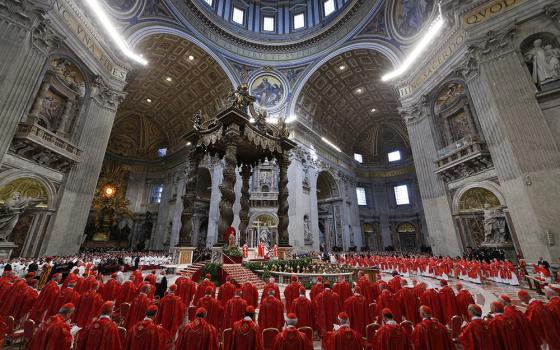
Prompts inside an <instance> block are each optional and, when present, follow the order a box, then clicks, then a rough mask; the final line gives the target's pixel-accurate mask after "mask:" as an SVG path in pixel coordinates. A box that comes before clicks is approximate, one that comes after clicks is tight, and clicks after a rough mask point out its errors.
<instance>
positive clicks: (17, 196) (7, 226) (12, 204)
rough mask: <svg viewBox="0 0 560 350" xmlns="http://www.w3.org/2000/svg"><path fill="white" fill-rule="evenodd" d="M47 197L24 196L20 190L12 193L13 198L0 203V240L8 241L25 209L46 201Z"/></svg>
mask: <svg viewBox="0 0 560 350" xmlns="http://www.w3.org/2000/svg"><path fill="white" fill-rule="evenodd" d="M45 200H46V198H23V197H22V196H21V193H20V192H14V193H12V198H10V199H8V200H7V201H6V202H5V203H4V204H0V242H6V241H7V240H8V237H10V234H11V233H12V231H13V230H14V227H15V226H16V224H17V222H18V220H19V217H20V215H21V214H23V212H25V210H27V209H28V208H30V207H35V206H36V205H37V204H40V203H42V202H44V201H45Z"/></svg>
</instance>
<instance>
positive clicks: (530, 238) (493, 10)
mask: <svg viewBox="0 0 560 350" xmlns="http://www.w3.org/2000/svg"><path fill="white" fill-rule="evenodd" d="M559 11H560V7H559V6H558V3H557V2H556V1H553V0H531V1H529V0H505V1H504V0H468V1H459V0H442V1H435V0H410V1H405V0H375V1H374V0H371V1H365V0H308V1H305V0H291V1H273V0H262V1H243V0H160V1H158V0H95V1H94V0H88V1H76V0H35V1H23V0H1V1H0V28H1V32H2V33H3V34H2V38H1V39H0V77H1V78H2V79H1V80H0V239H1V242H0V254H1V257H9V256H11V257H40V256H45V255H71V254H75V253H77V252H78V251H80V249H82V250H83V249H97V248H114V249H131V250H151V251H173V250H174V249H177V247H193V248H212V247H215V246H218V245H220V243H221V244H223V243H224V237H223V236H224V229H226V228H228V227H230V226H231V227H233V228H234V229H235V230H236V231H237V232H238V236H237V238H236V239H237V240H238V242H237V243H238V244H239V245H244V244H247V245H248V246H249V248H255V247H257V246H258V245H259V244H264V245H266V246H267V247H268V248H269V249H272V247H273V246H276V247H279V248H280V249H281V250H284V251H289V252H290V254H294V255H298V254H306V253H309V252H311V251H315V252H332V251H335V252H336V251H338V252H352V251H355V252H360V251H402V252H432V253H433V254H434V255H438V256H439V255H442V256H452V257H455V256H461V255H464V254H467V253H468V252H469V251H472V250H476V249H479V248H481V247H489V248H497V249H501V250H503V251H504V252H505V255H506V256H507V257H508V259H510V260H512V261H517V260H518V259H525V260H527V261H536V260H537V259H538V258H539V257H544V258H545V259H547V260H549V261H551V262H553V263H556V262H557V260H558V257H559V255H560V248H558V247H559V246H560V231H559V229H558V228H559V227H560V215H558V213H559V211H558V205H557V203H558V202H559V201H560V182H559V180H558V179H559V178H560V176H559V175H560V152H559V148H558V147H559V142H560V119H559V115H560V45H559V40H560V16H559V13H560V12H559ZM216 130H217V131H216Z"/></svg>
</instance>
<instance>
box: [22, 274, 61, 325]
mask: <svg viewBox="0 0 560 350" xmlns="http://www.w3.org/2000/svg"><path fill="white" fill-rule="evenodd" d="M60 281H62V275H61V274H60V273H55V274H54V275H53V276H52V277H51V280H50V281H49V282H48V283H47V284H45V286H44V287H43V288H42V289H41V293H39V298H38V299H37V301H36V302H35V304H34V305H33V307H32V308H31V311H30V312H29V318H30V319H32V320H33V321H35V323H36V324H39V323H41V322H42V321H43V318H44V317H45V314H46V313H47V311H48V309H49V306H50V305H52V304H53V303H54V302H55V300H56V297H57V296H58V293H60V287H59V286H58V284H59V283H60Z"/></svg>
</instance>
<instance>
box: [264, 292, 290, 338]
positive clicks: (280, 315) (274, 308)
mask: <svg viewBox="0 0 560 350" xmlns="http://www.w3.org/2000/svg"><path fill="white" fill-rule="evenodd" d="M274 294H275V292H274V289H269V290H268V297H266V298H264V299H263V300H262V301H261V305H260V306H259V327H261V329H263V330H264V329H266V328H276V329H278V331H281V330H282V326H283V325H284V304H282V302H281V301H280V300H279V299H277V298H276V297H275V296H274Z"/></svg>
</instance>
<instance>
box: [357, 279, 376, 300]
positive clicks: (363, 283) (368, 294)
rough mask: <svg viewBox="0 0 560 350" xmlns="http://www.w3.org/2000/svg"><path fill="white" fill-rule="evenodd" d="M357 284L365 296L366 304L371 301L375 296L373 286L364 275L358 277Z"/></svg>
mask: <svg viewBox="0 0 560 350" xmlns="http://www.w3.org/2000/svg"><path fill="white" fill-rule="evenodd" d="M357 286H358V287H360V290H361V291H362V294H363V295H364V297H365V298H366V300H367V302H368V304H371V303H373V302H374V301H375V300H376V299H377V298H376V297H375V296H374V295H373V288H372V285H371V283H370V282H369V280H368V279H367V277H366V276H362V277H360V279H359V280H358V282H357Z"/></svg>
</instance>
